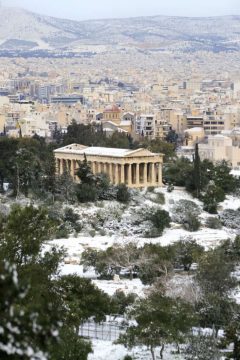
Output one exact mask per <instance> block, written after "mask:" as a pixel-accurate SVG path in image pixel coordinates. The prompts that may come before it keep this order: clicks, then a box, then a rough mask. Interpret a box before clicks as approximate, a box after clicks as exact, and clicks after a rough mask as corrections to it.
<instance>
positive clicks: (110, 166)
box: [108, 163, 113, 184]
mask: <svg viewBox="0 0 240 360" xmlns="http://www.w3.org/2000/svg"><path fill="white" fill-rule="evenodd" d="M108 166H109V174H108V175H109V179H110V182H111V183H112V184H113V168H112V167H113V164H112V163H110V164H108Z"/></svg>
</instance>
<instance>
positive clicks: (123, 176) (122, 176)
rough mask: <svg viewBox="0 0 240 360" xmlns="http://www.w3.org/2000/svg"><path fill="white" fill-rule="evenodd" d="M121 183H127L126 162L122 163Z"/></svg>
mask: <svg viewBox="0 0 240 360" xmlns="http://www.w3.org/2000/svg"><path fill="white" fill-rule="evenodd" d="M121 184H125V172H124V164H121Z"/></svg>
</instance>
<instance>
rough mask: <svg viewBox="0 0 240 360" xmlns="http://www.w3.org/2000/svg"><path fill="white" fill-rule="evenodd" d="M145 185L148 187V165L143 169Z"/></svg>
mask: <svg viewBox="0 0 240 360" xmlns="http://www.w3.org/2000/svg"><path fill="white" fill-rule="evenodd" d="M143 185H144V186H147V163H145V164H144V169H143Z"/></svg>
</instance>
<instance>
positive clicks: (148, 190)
mask: <svg viewBox="0 0 240 360" xmlns="http://www.w3.org/2000/svg"><path fill="white" fill-rule="evenodd" d="M154 189H155V187H154V186H148V188H147V192H150V193H152V192H154Z"/></svg>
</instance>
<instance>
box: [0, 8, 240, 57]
mask: <svg viewBox="0 0 240 360" xmlns="http://www.w3.org/2000/svg"><path fill="white" fill-rule="evenodd" d="M106 46H107V47H108V48H109V47H110V48H113V49H116V48H117V49H122V50H126V51H127V50H129V49H132V48H134V49H137V50H138V51H148V52H149V51H173V52H179V51H180V52H194V51H205V50H206V51H212V52H219V51H239V50H240V16H224V17H209V18H200V17H199V18H189V17H169V16H150V17H138V18H126V19H105V20H89V21H73V20H67V19H59V18H54V17H49V16H45V15H39V14H35V13H32V12H29V11H26V10H24V9H19V8H7V7H1V8H0V51H10V52H11V51H36V50H46V51H49V52H51V51H73V52H82V51H85V52H88V51H89V52H99V51H105V50H106Z"/></svg>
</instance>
